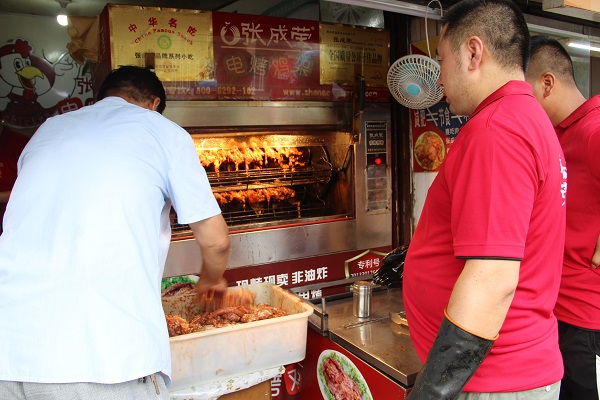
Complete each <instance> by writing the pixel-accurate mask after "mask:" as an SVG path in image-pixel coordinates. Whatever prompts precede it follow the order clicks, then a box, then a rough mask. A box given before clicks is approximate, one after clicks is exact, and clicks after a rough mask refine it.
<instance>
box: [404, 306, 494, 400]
mask: <svg viewBox="0 0 600 400" xmlns="http://www.w3.org/2000/svg"><path fill="white" fill-rule="evenodd" d="M497 338H498V336H496V337H495V338H494V339H484V338H481V337H479V336H476V335H473V334H472V333H470V332H467V331H465V330H464V329H462V328H461V327H459V326H457V325H455V324H454V323H453V322H452V321H450V320H449V319H448V314H446V315H445V316H444V319H443V320H442V325H441V326H440V330H439V331H438V334H437V337H436V338H435V341H434V342H433V346H432V347H431V350H429V355H428V356H427V361H426V362H425V365H424V366H423V368H422V369H421V371H420V372H419V374H418V375H417V380H416V381H415V384H414V386H413V389H412V391H411V392H410V393H409V395H408V397H407V398H406V400H454V399H457V398H458V395H459V394H460V392H461V390H462V388H463V387H464V386H465V385H466V383H467V382H468V381H469V379H471V377H472V376H473V374H474V373H475V371H476V370H477V368H479V365H481V363H482V362H483V360H484V359H485V358H486V357H487V355H488V353H489V352H490V349H491V348H492V346H493V345H494V340H496V339H497Z"/></svg>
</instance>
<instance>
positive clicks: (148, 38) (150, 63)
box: [108, 5, 214, 82]
mask: <svg viewBox="0 0 600 400" xmlns="http://www.w3.org/2000/svg"><path fill="white" fill-rule="evenodd" d="M109 7H110V8H109V10H108V11H109V12H108V18H109V21H108V26H109V32H110V48H111V64H112V68H117V67H119V66H121V65H137V66H140V67H149V68H153V69H154V71H155V72H156V75H157V76H158V77H159V78H160V79H161V81H163V82H194V81H196V82H197V81H209V80H213V79H214V56H213V37H212V14H211V13H210V12H204V11H199V10H182V9H173V8H162V7H140V6H119V5H109Z"/></svg>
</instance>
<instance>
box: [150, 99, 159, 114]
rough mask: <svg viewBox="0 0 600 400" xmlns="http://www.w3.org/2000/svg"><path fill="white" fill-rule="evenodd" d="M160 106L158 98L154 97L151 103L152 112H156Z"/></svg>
mask: <svg viewBox="0 0 600 400" xmlns="http://www.w3.org/2000/svg"><path fill="white" fill-rule="evenodd" d="M159 105H160V98H159V97H155V98H154V101H153V102H152V106H151V107H152V111H156V110H158V106H159Z"/></svg>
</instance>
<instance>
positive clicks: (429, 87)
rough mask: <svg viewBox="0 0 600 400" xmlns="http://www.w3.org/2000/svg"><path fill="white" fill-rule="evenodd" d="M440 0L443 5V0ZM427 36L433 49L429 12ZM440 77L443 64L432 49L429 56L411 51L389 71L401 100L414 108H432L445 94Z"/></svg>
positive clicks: (389, 81)
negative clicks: (430, 39)
mask: <svg viewBox="0 0 600 400" xmlns="http://www.w3.org/2000/svg"><path fill="white" fill-rule="evenodd" d="M433 1H437V0H432V1H431V2H430V3H429V4H431V3H432V2H433ZM437 2H438V4H440V3H439V1H437ZM429 4H428V5H427V8H429ZM440 13H441V4H440ZM425 36H426V39H427V51H428V52H429V36H428V35H427V14H425ZM439 77H440V65H439V64H438V63H437V61H435V60H434V59H432V58H431V52H429V57H427V56H422V55H419V54H411V55H407V56H404V57H401V58H399V59H398V60H396V62H394V63H393V64H392V66H391V67H390V69H389V70H388V74H387V84H388V88H389V90H390V92H391V93H392V96H394V98H395V99H396V101H398V103H400V104H402V105H403V106H405V107H408V108H410V109H414V110H421V109H423V108H428V107H431V106H432V105H434V104H436V103H438V102H439V101H440V100H441V99H442V97H444V89H443V88H442V87H441V86H438V84H437V81H438V78H439Z"/></svg>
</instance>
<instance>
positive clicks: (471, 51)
mask: <svg viewBox="0 0 600 400" xmlns="http://www.w3.org/2000/svg"><path fill="white" fill-rule="evenodd" d="M466 50H467V52H468V55H469V59H468V68H469V70H474V69H477V68H478V67H479V65H480V64H481V58H482V56H483V42H482V41H481V38H479V37H478V36H471V37H469V38H468V39H467V48H466Z"/></svg>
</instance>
